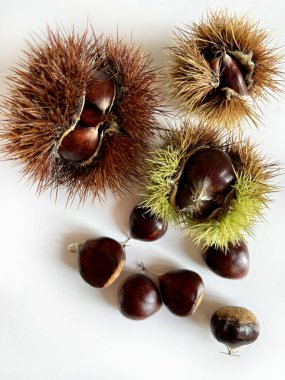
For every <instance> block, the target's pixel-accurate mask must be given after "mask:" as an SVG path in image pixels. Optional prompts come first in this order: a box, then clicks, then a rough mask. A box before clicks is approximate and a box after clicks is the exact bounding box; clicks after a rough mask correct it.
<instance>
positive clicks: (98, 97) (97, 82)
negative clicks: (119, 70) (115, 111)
mask: <svg viewBox="0 0 285 380" xmlns="http://www.w3.org/2000/svg"><path fill="white" fill-rule="evenodd" d="M115 97H116V83H115V80H114V79H113V78H112V77H111V75H110V74H108V73H106V72H105V71H95V73H94V74H93V76H92V80H91V81H90V83H89V85H88V87H87V89H86V95H85V101H86V102H87V103H90V104H93V105H95V106H96V107H98V108H99V109H100V110H101V111H102V112H103V113H105V112H106V111H107V110H108V111H110V109H111V108H112V106H113V103H114V100H115Z"/></svg>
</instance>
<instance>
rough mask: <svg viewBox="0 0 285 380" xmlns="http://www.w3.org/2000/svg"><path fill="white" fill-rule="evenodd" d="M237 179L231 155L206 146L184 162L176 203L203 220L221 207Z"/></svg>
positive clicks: (181, 208) (177, 206)
mask: <svg viewBox="0 0 285 380" xmlns="http://www.w3.org/2000/svg"><path fill="white" fill-rule="evenodd" d="M235 180H236V176H235V172H234V168H233V163H232V160H231V158H230V156H229V155H228V154H227V153H226V152H224V151H222V150H221V149H218V148H211V147H205V148H200V149H198V150H197V151H196V152H195V153H193V154H192V155H190V157H189V158H188V160H187V161H186V163H185V166H184V168H183V171H182V173H181V177H180V179H179V184H178V188H177V192H176V194H175V205H176V208H177V209H178V210H180V211H183V212H187V213H189V214H190V215H191V216H192V217H193V218H195V219H204V218H207V217H210V216H211V214H212V213H213V212H214V211H215V210H216V209H219V208H221V207H222V206H223V204H224V202H225V199H226V196H227V195H228V193H229V192H230V190H231V189H232V185H233V184H234V182H235Z"/></svg>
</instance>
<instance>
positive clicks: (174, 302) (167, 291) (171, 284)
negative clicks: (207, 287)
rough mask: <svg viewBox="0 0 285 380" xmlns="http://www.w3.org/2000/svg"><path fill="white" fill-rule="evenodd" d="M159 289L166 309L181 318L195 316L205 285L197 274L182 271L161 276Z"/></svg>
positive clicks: (185, 270)
mask: <svg viewBox="0 0 285 380" xmlns="http://www.w3.org/2000/svg"><path fill="white" fill-rule="evenodd" d="M159 289H160V293H161V297H162V300H163V302H164V304H165V305H166V307H167V308H168V309H169V310H170V311H171V312H172V313H174V314H176V315H179V316H181V317H184V316H187V315H191V314H193V313H194V312H195V311H196V309H197V307H198V306H199V305H200V303H201V301H202V298H203V295H204V283H203V280H202V278H201V277H200V276H199V275H198V274H197V273H195V272H193V271H190V270H187V269H180V270H173V271H170V272H167V273H165V274H163V275H161V276H159Z"/></svg>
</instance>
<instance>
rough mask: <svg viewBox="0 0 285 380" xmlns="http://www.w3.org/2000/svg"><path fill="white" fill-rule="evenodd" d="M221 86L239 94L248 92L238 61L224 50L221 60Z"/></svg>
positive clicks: (242, 94)
mask: <svg viewBox="0 0 285 380" xmlns="http://www.w3.org/2000/svg"><path fill="white" fill-rule="evenodd" d="M220 86H221V88H224V87H226V88H229V89H230V90H233V91H234V92H236V93H237V94H238V95H240V96H244V95H247V94H248V89H247V85H246V82H245V79H244V77H243V74H242V72H241V68H240V66H239V63H238V62H237V61H236V60H235V59H234V58H233V57H231V56H230V55H229V54H227V53H226V52H225V53H224V55H223V57H222V60H221V85H220Z"/></svg>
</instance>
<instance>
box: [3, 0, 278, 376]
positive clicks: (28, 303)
mask: <svg viewBox="0 0 285 380" xmlns="http://www.w3.org/2000/svg"><path fill="white" fill-rule="evenodd" d="M222 6H228V8H229V9H231V10H235V11H238V12H242V13H247V12H248V15H249V16H250V17H252V18H255V19H261V25H262V26H264V27H269V28H271V30H272V33H273V34H272V36H273V41H274V44H275V45H279V46H280V45H284V42H285V37H284V36H285V23H284V18H285V8H284V3H283V2H282V1H276V0H271V1H263V0H259V1H253V0H252V1H248V0H239V1H238V2H236V1H227V2H226V1H224V2H223V1H203V0H199V1H190V0H187V1H182V0H172V1H166V0H164V1H162V0H152V1H149V0H148V1H134V0H132V1H118V0H117V1H112V0H108V1H102V0H101V1H96V0H92V1H75V0H73V1H72V0H69V1H62V0H55V1H53V0H49V1H39V0H38V1H15V0H9V1H3V0H1V1H0V72H1V74H3V75H7V74H8V73H9V70H8V68H9V66H12V65H13V64H14V63H15V61H16V59H17V58H18V57H19V55H21V49H22V48H24V47H25V42H24V39H25V38H28V37H29V33H30V32H32V31H34V32H38V31H39V30H44V29H45V26H46V25H47V24H50V25H52V26H54V25H55V22H58V23H61V24H62V25H63V26H65V27H71V26H72V25H75V27H76V29H78V30H83V29H84V28H85V25H86V23H87V21H88V20H89V21H90V22H91V23H92V24H93V26H94V29H95V31H96V32H97V33H99V34H100V33H102V32H105V33H106V34H110V33H112V34H114V35H115V34H116V32H117V28H118V30H119V34H120V36H124V37H125V38H126V39H127V40H128V39H130V38H131V36H132V38H133V40H134V41H135V42H136V43H139V44H142V45H143V48H144V49H145V51H146V52H148V53H152V54H153V56H154V58H155V64H156V65H157V66H162V65H165V64H167V59H166V55H165V52H164V51H163V50H162V48H163V47H165V46H166V45H168V44H170V43H171V30H172V29H173V28H174V26H183V24H184V23H187V22H188V21H191V20H195V21H198V20H199V19H200V17H201V15H202V13H203V12H204V11H205V10H207V9H209V8H210V7H211V8H217V7H222ZM3 75H1V94H4V93H5V84H4V79H3ZM284 100H285V97H284V96H283V97H281V100H280V101H279V102H278V101H275V100H273V101H272V102H271V103H269V104H266V105H265V106H264V107H263V109H264V124H265V126H263V127H260V129H259V130H257V129H253V128H251V129H250V128H247V131H246V133H247V134H250V135H252V137H253V139H254V141H256V142H257V143H260V144H261V149H262V150H263V151H264V152H266V153H267V154H268V156H269V157H271V158H272V159H273V160H274V161H280V162H281V163H283V164H284V163H285V149H284V147H285V146H284V145H285V144H284V140H285V132H284V131H285V129H284V120H285V109H284V106H283V104H284ZM278 181H279V185H280V186H281V187H282V188H283V189H284V184H285V183H284V176H281V177H279V179H278ZM65 201H66V197H65V193H64V191H62V192H60V193H59V197H58V200H57V202H56V203H55V200H54V198H53V197H50V196H49V194H45V195H43V196H41V197H40V198H37V196H36V191H35V187H32V188H31V187H28V186H27V185H26V184H25V181H24V180H20V174H19V168H17V167H14V166H12V165H11V164H10V163H7V162H1V164H0V238H1V245H0V257H1V260H0V377H1V379H2V380H18V379H19V380H39V379H40V380H42V379H43V380H50V379H53V380H65V379H66V380H67V379H68V380H73V379H74V380H75V379H80V380H89V379H98V380H110V379H112V380H113V379H114V380H115V379H124V380H127V379H132V380H146V379H149V380H152V379H164V380H170V379H197V378H199V379H200V378H201V379H211V380H215V379H219V380H222V379H232V380H234V379H244V380H245V379H252V378H258V379H268V378H269V377H270V378H272V379H276V378H277V377H283V375H284V371H285V360H284V359H285V352H284V341H285V333H284V315H285V301H284V300H285V297H284V290H285V270H284V268H285V252H284V232H285V228H284V227H285V223H284V217H285V214H284V210H285V207H284V206H285V194H284V190H282V191H281V192H279V193H278V194H276V195H274V202H273V203H272V204H271V207H270V209H269V210H268V211H267V213H266V219H267V221H268V223H267V224H259V225H258V227H257V228H256V231H255V233H256V238H255V239H250V241H249V250H250V260H251V263H250V272H249V274H248V276H247V277H246V278H245V279H243V280H239V281H230V280H226V279H222V278H220V277H218V276H216V275H214V274H213V273H212V272H210V271H209V270H208V269H207V268H206V267H205V265H204V264H203V262H202V260H201V257H200V254H199V253H198V252H197V250H196V249H195V248H194V247H193V245H192V243H191V242H189V241H188V242H187V241H186V240H184V239H183V238H181V237H180V236H179V234H178V233H177V232H175V231H173V230H172V229H169V231H168V232H167V234H166V235H165V237H164V238H163V239H161V240H158V241H157V242H154V243H141V242H134V243H133V244H132V245H131V246H130V247H129V248H127V265H126V269H127V270H129V271H134V270H135V268H136V263H137V261H138V260H143V261H144V263H145V265H147V266H150V267H151V268H152V269H154V270H158V271H161V272H163V270H165V269H168V268H181V267H183V268H189V269H193V270H196V271H197V272H198V273H200V275H201V276H202V277H203V279H204V282H205V288H206V291H205V298H204V302H203V303H202V304H201V306H200V308H199V309H198V311H197V313H196V315H195V316H193V317H192V318H179V317H176V316H174V315H172V314H170V312H169V311H168V310H167V309H166V308H165V307H164V308H162V309H161V310H160V311H159V312H158V313H157V314H155V315H154V316H153V317H151V318H149V319H147V320H145V321H141V322H135V321H131V320H128V319H126V318H124V317H123V316H121V314H120V313H119V312H118V310H117V308H116V292H117V288H118V284H119V282H120V281H119V282H117V283H115V284H114V285H113V286H111V287H110V288H108V289H104V290H98V289H95V288H92V287H90V286H89V285H87V284H86V283H85V282H84V281H83V280H82V279H81V277H80V275H79V274H78V271H77V258H76V255H72V254H70V253H67V250H66V247H67V245H68V244H69V243H71V242H73V241H83V240H85V239H86V238H91V237H96V236H102V235H103V236H104V235H105V236H110V237H113V238H115V239H118V240H119V241H124V240H125V237H126V229H127V224H128V216H129V213H130V211H131V209H132V207H133V206H134V205H135V203H136V201H137V199H136V197H135V196H133V195H128V196H126V198H124V199H123V200H120V199H119V200H118V199H117V200H115V199H113V198H112V197H111V196H108V198H107V200H106V203H105V204H103V205H101V204H100V203H99V202H95V204H93V205H92V204H91V201H88V202H86V204H85V205H84V206H81V207H79V208H78V207H77V206H76V202H75V204H74V205H73V206H69V207H68V208H66V207H65ZM124 276H126V274H123V276H122V277H124ZM223 305H240V306H245V307H248V308H249V309H251V310H252V311H254V312H255V313H256V315H257V316H258V318H259V320H260V324H261V335H260V337H259V339H258V340H257V341H256V343H254V344H252V345H251V346H246V347H244V348H241V349H240V357H229V356H227V355H223V354H221V353H220V351H224V347H223V346H222V345H221V344H220V343H218V342H217V341H215V340H214V338H213V337H212V335H211V333H210V330H209V319H210V316H211V314H212V313H213V312H214V311H215V309H217V308H218V307H220V306H223Z"/></svg>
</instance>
